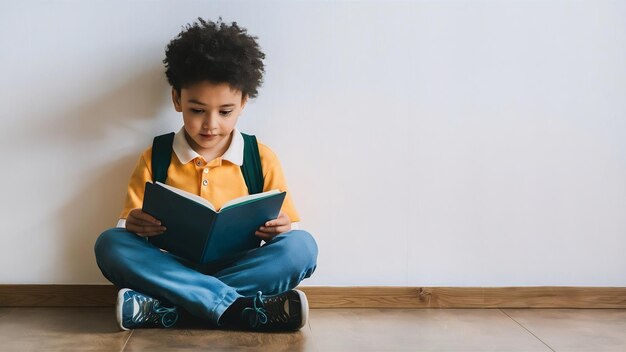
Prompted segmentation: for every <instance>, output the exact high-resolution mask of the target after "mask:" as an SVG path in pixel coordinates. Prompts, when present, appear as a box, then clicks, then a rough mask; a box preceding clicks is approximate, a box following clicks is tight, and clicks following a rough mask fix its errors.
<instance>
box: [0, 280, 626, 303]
mask: <svg viewBox="0 0 626 352" xmlns="http://www.w3.org/2000/svg"><path fill="white" fill-rule="evenodd" d="M299 289H301V290H302V291H304V292H305V293H306V294H307V297H308V299H309V303H310V306H311V308H626V287H560V286H541V287H380V286H361V287H318V286H309V287H306V286H305V287H299ZM116 293H117V288H116V287H115V286H113V285H0V307H99V306H113V305H114V304H115V297H116Z"/></svg>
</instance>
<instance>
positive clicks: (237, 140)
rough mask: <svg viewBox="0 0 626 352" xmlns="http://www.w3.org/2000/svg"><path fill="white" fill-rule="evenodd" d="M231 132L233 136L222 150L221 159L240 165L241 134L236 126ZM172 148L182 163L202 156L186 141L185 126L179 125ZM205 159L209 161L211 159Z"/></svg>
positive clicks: (241, 151) (241, 161)
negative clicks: (226, 147) (224, 149)
mask: <svg viewBox="0 0 626 352" xmlns="http://www.w3.org/2000/svg"><path fill="white" fill-rule="evenodd" d="M232 133H233V138H232V140H231V141H230V145H229V146H228V149H227V150H226V151H225V152H224V155H222V160H228V161H230V162H231V163H233V164H236V165H238V166H241V165H243V137H242V136H241V132H239V130H237V129H236V128H235V129H234V130H233V132H232ZM172 149H174V153H176V156H177V157H178V160H180V162H181V163H183V164H187V163H188V162H190V161H192V160H193V159H195V158H202V156H201V155H200V154H198V153H197V152H196V151H195V150H193V149H192V148H191V146H190V145H189V143H187V139H186V138H185V127H181V128H180V130H179V131H178V132H176V135H175V136H174V143H173V144H172ZM205 161H207V162H209V161H211V160H205Z"/></svg>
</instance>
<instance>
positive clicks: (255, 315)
mask: <svg viewBox="0 0 626 352" xmlns="http://www.w3.org/2000/svg"><path fill="white" fill-rule="evenodd" d="M261 296H262V293H261V291H258V292H257V293H256V296H255V297H254V300H253V305H254V308H245V309H244V310H243V311H242V312H241V313H242V314H243V315H247V316H248V321H249V322H250V325H251V326H252V327H253V328H256V327H257V326H259V323H260V324H266V323H267V310H265V305H264V304H263V300H262V299H261Z"/></svg>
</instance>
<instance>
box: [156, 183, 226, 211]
mask: <svg viewBox="0 0 626 352" xmlns="http://www.w3.org/2000/svg"><path fill="white" fill-rule="evenodd" d="M156 184H157V185H159V186H161V187H163V188H165V189H168V190H170V191H172V192H174V193H176V194H178V195H180V196H183V197H185V198H187V199H190V200H193V201H194V202H196V203H200V204H202V205H204V206H206V207H207V208H209V209H211V210H213V211H215V207H214V206H213V204H211V202H209V201H208V200H206V199H204V198H202V197H200V196H199V195H197V194H193V193H189V192H187V191H183V190H182V189H180V188H176V187H172V186H170V185H166V184H165V183H161V182H159V181H157V182H156Z"/></svg>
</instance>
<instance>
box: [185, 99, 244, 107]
mask: <svg viewBox="0 0 626 352" xmlns="http://www.w3.org/2000/svg"><path fill="white" fill-rule="evenodd" d="M187 101H188V102H190V103H194V104H198V105H202V106H206V104H205V103H203V102H201V101H199V100H196V99H189V100H187ZM232 106H235V104H232V103H231V104H224V105H220V108H227V107H232Z"/></svg>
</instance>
